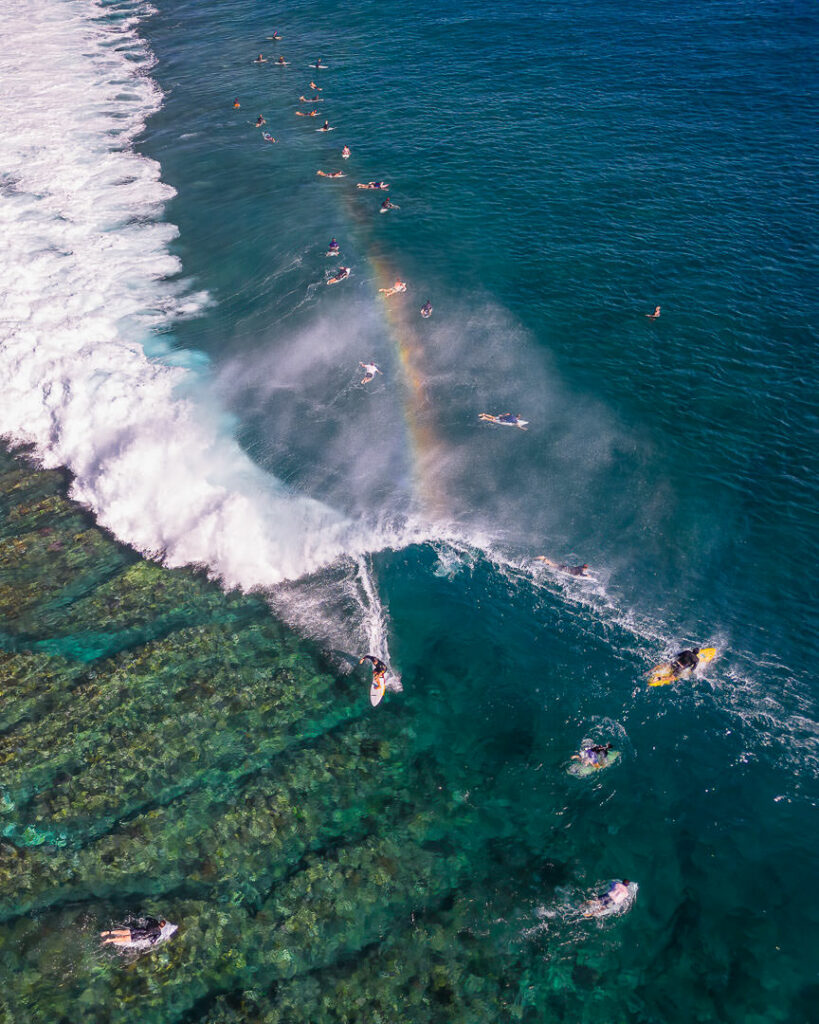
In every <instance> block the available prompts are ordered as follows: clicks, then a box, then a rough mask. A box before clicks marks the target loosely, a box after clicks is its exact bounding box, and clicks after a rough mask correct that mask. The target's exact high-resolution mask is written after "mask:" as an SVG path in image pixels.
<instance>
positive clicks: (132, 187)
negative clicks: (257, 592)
mask: <svg viewBox="0 0 819 1024" xmlns="http://www.w3.org/2000/svg"><path fill="white" fill-rule="evenodd" d="M126 10H127V14H125V13H123V11H122V10H121V9H118V10H117V12H116V14H117V20H113V19H112V17H110V16H109V14H110V11H111V9H110V8H109V7H108V6H107V5H104V4H102V3H99V2H96V3H86V2H79V0H77V2H69V3H60V4H57V3H53V2H50V0H34V2H33V3H32V2H29V0H9V2H8V3H5V4H3V5H2V10H1V11H0V24H2V26H3V37H4V38H5V39H7V40H10V39H13V40H14V41H15V45H14V46H13V47H6V48H5V49H4V52H3V56H2V59H1V60H0V68H2V76H3V80H4V81H5V82H6V84H7V94H6V96H7V102H6V106H7V110H6V115H5V116H4V119H3V129H2V140H0V145H1V146H2V155H3V161H2V163H3V167H4V175H3V179H2V190H3V204H2V207H1V208H0V217H2V221H3V229H2V243H0V244H2V248H3V255H4V260H3V262H4V266H5V267H6V271H5V273H4V275H3V278H2V280H0V304H2V308H3V310H4V317H3V323H2V335H0V376H2V379H3V382H4V400H3V403H2V406H0V434H2V435H4V436H7V437H9V438H11V439H12V440H13V441H14V442H16V443H22V444H29V445H33V447H34V452H35V453H36V455H37V457H38V458H39V459H40V460H41V461H42V463H43V464H44V465H45V466H47V467H56V466H66V467H68V468H69V469H70V470H71V472H72V473H73V474H74V477H75V480H74V484H73V488H72V496H73V497H75V498H76V499H78V500H79V501H81V502H82V503H83V504H85V505H87V506H88V507H90V508H91V509H92V510H93V511H94V512H95V514H96V515H97V517H98V519H99V521H100V523H102V524H103V525H104V526H106V527H107V528H109V529H111V530H112V531H113V532H114V533H115V534H116V535H117V536H119V537H121V538H123V539H125V540H127V541H128V542H129V543H131V544H133V545H134V546H135V547H136V548H138V549H139V550H140V551H141V552H143V553H145V554H149V555H152V556H161V557H162V558H163V560H164V561H165V563H166V564H167V565H170V566H179V565H183V564H189V563H193V564H204V565H207V566H208V568H209V570H210V572H211V573H212V574H213V575H214V576H216V577H218V578H219V579H221V580H222V581H223V582H224V583H225V584H226V585H228V586H241V587H244V588H250V587H254V586H268V585H272V584H275V583H278V582H280V581H282V580H285V579H293V578H297V577H299V576H302V575H304V574H306V573H309V572H312V571H314V570H316V569H318V568H320V567H322V566H324V565H327V564H328V563H330V562H332V561H333V560H334V559H336V558H338V557H339V555H341V554H342V553H344V552H348V553H352V554H360V553H361V552H362V551H365V550H367V549H368V548H369V547H371V546H372V544H373V541H372V539H371V536H370V535H368V534H367V533H365V531H364V530H363V529H359V530H358V531H356V530H355V529H354V528H353V527H352V525H351V524H350V523H349V522H348V521H347V520H345V518H344V517H343V516H341V515H340V514H338V513H336V512H335V511H333V510H332V509H330V508H329V507H327V506H326V505H324V504H322V503H320V502H317V501H314V500H312V499H309V498H306V497H304V496H300V495H297V494H294V493H292V492H290V491H289V490H288V489H287V488H285V487H284V486H283V485H281V484H280V483H279V482H278V481H277V480H276V479H275V478H273V477H271V476H270V475H269V474H267V473H265V472H263V471H262V470H260V469H259V468H258V467H256V466H255V465H254V464H253V463H252V462H251V460H250V459H249V458H248V457H247V456H246V455H245V454H244V453H243V452H242V450H241V449H240V447H239V445H238V444H237V443H236V442H235V440H234V439H233V438H232V437H231V436H230V435H229V433H228V432H227V431H226V430H225V428H224V421H225V417H224V416H222V415H220V414H219V412H218V410H217V411H216V413H215V414H214V411H213V410H212V409H208V408H206V407H205V405H204V404H203V402H202V401H200V400H199V399H197V400H196V401H193V400H192V399H191V398H190V397H189V396H188V397H186V396H185V394H184V393H183V391H184V389H185V388H190V387H196V386H197V384H199V385H201V384H202V382H201V380H200V379H199V378H200V375H199V374H197V373H195V372H194V371H193V370H192V369H191V368H187V369H186V368H185V367H184V366H182V365H179V364H180V363H182V362H184V360H185V356H184V354H180V353H175V354H174V356H173V361H174V363H175V364H176V365H171V364H170V361H166V362H163V361H162V359H161V358H159V357H161V356H163V355H165V356H169V355H170V349H169V348H168V347H167V346H163V345H162V344H161V343H160V336H161V332H167V331H168V329H169V325H170V324H172V323H173V322H174V321H175V320H178V319H179V318H183V317H190V316H193V315H196V314H197V313H198V312H199V311H200V310H201V309H202V308H203V307H204V306H205V305H206V304H207V302H208V297H207V295H206V294H205V293H202V292H194V291H193V290H192V288H191V286H190V283H189V282H186V281H184V280H181V279H180V277H179V275H180V271H181V269H182V268H181V265H180V262H179V260H178V259H177V258H176V257H175V256H174V255H173V254H172V253H171V252H170V250H169V244H170V243H171V242H172V240H173V239H174V238H175V236H176V235H177V229H176V228H175V227H174V226H173V225H172V224H169V223H166V222H164V221H163V220H162V216H163V211H164V208H165V204H166V203H167V201H168V200H169V199H170V198H171V197H172V196H173V195H174V190H173V189H172V188H170V187H169V186H168V185H166V184H164V183H163V182H162V180H161V176H160V167H159V164H158V163H157V162H156V161H154V160H150V159H147V158H145V157H143V156H140V155H138V154H137V153H135V152H134V150H133V148H132V145H133V142H134V139H135V138H136V137H137V136H138V135H139V133H140V132H141V131H142V130H143V128H144V125H145V121H146V118H148V117H149V116H150V115H151V114H152V113H154V112H155V111H156V110H157V109H158V108H159V107H160V105H161V103H162V95H161V92H160V90H159V89H158V87H157V86H156V84H155V83H154V82H153V81H152V80H151V78H149V77H148V74H147V72H148V71H149V69H150V68H151V66H152V63H153V57H152V54H151V52H150V50H149V48H148V47H147V46H146V45H145V43H144V42H143V41H142V40H141V39H140V38H139V36H138V35H137V27H138V25H139V23H140V21H141V20H142V19H143V18H144V17H146V16H148V15H149V14H150V13H151V8H150V7H149V6H148V5H146V4H142V5H136V6H131V7H128V8H127V9H126ZM44 68H45V69H47V73H46V74H44V73H43V69H44ZM149 353H150V355H149ZM188 361H189V362H194V358H193V357H192V356H191V357H190V358H189V360H188Z"/></svg>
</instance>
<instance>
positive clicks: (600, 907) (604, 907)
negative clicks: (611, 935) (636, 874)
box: [580, 878, 631, 917]
mask: <svg viewBox="0 0 819 1024" xmlns="http://www.w3.org/2000/svg"><path fill="white" fill-rule="evenodd" d="M630 884H631V883H630V882H629V880H628V879H627V878H624V879H623V881H622V882H612V883H611V885H610V886H609V888H608V890H607V891H606V892H604V893H601V894H600V895H599V896H597V897H596V898H595V899H593V900H589V901H588V902H587V903H584V904H583V906H582V907H581V908H580V909H581V910H582V911H583V916H584V917H597V916H598V915H599V914H600V913H602V912H604V911H612V910H617V909H618V908H619V907H623V906H625V904H626V903H627V902H628V900H629V898H630V897H631V890H630V889H629V885H630Z"/></svg>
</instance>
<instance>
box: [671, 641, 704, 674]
mask: <svg viewBox="0 0 819 1024" xmlns="http://www.w3.org/2000/svg"><path fill="white" fill-rule="evenodd" d="M699 663H700V649H699V647H692V648H691V650H689V651H680V652H679V654H675V655H674V657H673V658H672V659H671V662H670V664H671V668H672V669H673V671H674V672H676V673H677V674H678V675H679V674H680V673H682V672H693V671H694V669H695V668H696V667H697V665H699Z"/></svg>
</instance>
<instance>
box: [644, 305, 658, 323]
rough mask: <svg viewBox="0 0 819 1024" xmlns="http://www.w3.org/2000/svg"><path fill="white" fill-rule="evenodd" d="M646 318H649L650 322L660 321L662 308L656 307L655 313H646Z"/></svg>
mask: <svg viewBox="0 0 819 1024" xmlns="http://www.w3.org/2000/svg"><path fill="white" fill-rule="evenodd" d="M646 316H647V317H648V319H649V320H659V319H660V307H659V306H655V307H654V312H653V313H646Z"/></svg>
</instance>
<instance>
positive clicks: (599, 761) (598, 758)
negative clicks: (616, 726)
mask: <svg viewBox="0 0 819 1024" xmlns="http://www.w3.org/2000/svg"><path fill="white" fill-rule="evenodd" d="M611 749H612V744H611V743H606V744H605V746H600V745H599V744H597V745H595V746H593V747H584V748H583V750H581V751H580V753H579V754H572V760H573V761H579V762H580V763H581V764H585V765H588V766H589V767H590V768H602V767H603V766H604V765H605V763H606V760H607V759H608V754H609V751H610V750H611Z"/></svg>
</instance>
